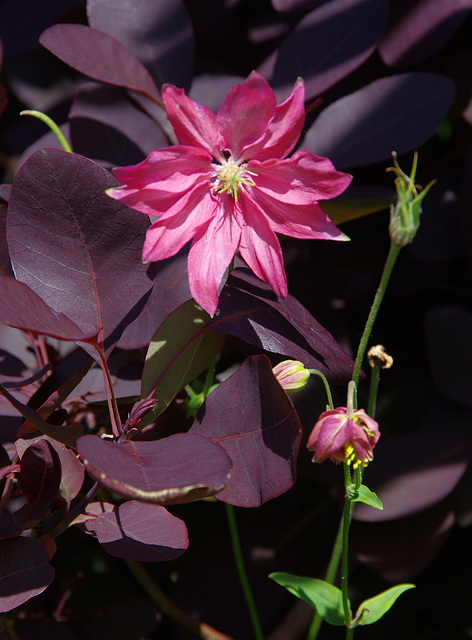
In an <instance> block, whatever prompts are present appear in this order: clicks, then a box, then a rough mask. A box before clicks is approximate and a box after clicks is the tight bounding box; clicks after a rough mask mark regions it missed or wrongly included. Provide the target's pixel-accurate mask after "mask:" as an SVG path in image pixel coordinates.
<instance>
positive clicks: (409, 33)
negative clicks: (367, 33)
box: [379, 0, 472, 67]
mask: <svg viewBox="0 0 472 640" xmlns="http://www.w3.org/2000/svg"><path fill="white" fill-rule="evenodd" d="M390 5H391V6H390V16H389V21H388V27H387V32H386V34H385V35H384V37H383V38H382V41H381V42H380V45H379V53H380V55H381V56H382V59H383V61H384V62H385V64H388V65H389V66H391V67H405V66H408V65H413V64H416V63H417V62H419V61H420V60H423V59H424V58H427V57H428V56H430V55H432V54H433V53H436V52H437V51H439V50H440V49H442V47H443V46H444V45H445V44H446V42H447V41H448V40H449V38H450V37H451V36H452V35H453V34H454V32H455V31H456V30H457V29H458V28H459V27H460V26H461V24H462V23H463V22H464V21H465V20H466V19H467V17H468V15H469V13H470V10H471V9H472V2H471V0H448V1H447V2H431V1H430V0H395V2H392V3H390Z"/></svg>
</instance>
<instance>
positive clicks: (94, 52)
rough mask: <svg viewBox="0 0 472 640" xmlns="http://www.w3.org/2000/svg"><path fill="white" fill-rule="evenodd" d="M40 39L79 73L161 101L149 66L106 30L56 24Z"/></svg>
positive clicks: (158, 102) (41, 42) (159, 102)
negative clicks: (145, 65) (143, 63)
mask: <svg viewBox="0 0 472 640" xmlns="http://www.w3.org/2000/svg"><path fill="white" fill-rule="evenodd" d="M39 42H40V44H42V45H43V47H45V48H46V49H48V50H49V51H51V53H53V54H54V55H55V56H57V57H58V58H59V59H60V60H62V61H63V62H65V63H66V64H68V65H69V66H71V67H73V68H74V69H76V70H77V71H80V73H83V74H84V75H86V76H89V77H90V78H93V79H94V80H100V81H101V82H106V83H108V84H113V85H117V86H118V87H124V88H125V89H131V90H132V91H137V92H138V93H140V94H142V95H144V96H146V97H147V98H149V99H150V100H152V101H153V102H156V103H157V104H162V100H161V95H160V93H159V90H158V88H157V86H156V84H155V82H154V80H153V79H152V77H151V76H150V75H149V73H148V71H147V70H146V68H145V67H144V66H143V65H142V64H141V63H140V62H139V60H138V59H137V58H136V56H135V55H134V54H132V53H131V51H130V50H129V49H127V48H126V47H125V46H124V45H123V44H121V42H119V41H118V40H116V38H113V37H112V36H110V35H108V34H107V33H104V32H103V31H99V30H97V29H92V28H91V27H87V26H85V25H82V24H56V25H54V26H52V27H50V28H49V29H46V31H44V32H43V33H42V34H41V37H40V38H39Z"/></svg>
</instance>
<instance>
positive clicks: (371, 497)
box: [352, 484, 383, 510]
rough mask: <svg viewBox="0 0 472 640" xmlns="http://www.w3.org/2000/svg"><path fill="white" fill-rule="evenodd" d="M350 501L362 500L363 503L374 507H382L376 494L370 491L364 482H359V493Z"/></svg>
mask: <svg viewBox="0 0 472 640" xmlns="http://www.w3.org/2000/svg"><path fill="white" fill-rule="evenodd" d="M352 502H363V503H364V504H368V505H370V506H371V507H374V509H380V510H382V509H383V504H382V503H381V502H380V500H379V499H378V497H377V494H375V493H374V492H373V491H371V490H370V489H369V488H368V487H366V486H365V485H364V484H361V486H360V487H359V495H358V496H357V498H353V500H352Z"/></svg>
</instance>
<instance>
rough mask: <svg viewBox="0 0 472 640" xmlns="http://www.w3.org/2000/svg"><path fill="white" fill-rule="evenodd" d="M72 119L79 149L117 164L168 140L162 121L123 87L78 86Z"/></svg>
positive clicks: (131, 161) (141, 156)
mask: <svg viewBox="0 0 472 640" xmlns="http://www.w3.org/2000/svg"><path fill="white" fill-rule="evenodd" d="M69 122H70V129H71V140H72V146H73V148H74V151H75V152H76V153H80V154H81V155H83V156H85V157H87V158H93V159H97V160H100V161H107V162H109V163H110V164H112V165H115V166H116V165H127V164H135V163H138V162H140V161H141V160H143V159H144V158H145V157H146V156H147V155H149V153H151V151H153V150H154V149H159V148H161V147H164V146H166V145H168V143H169V142H168V139H167V137H166V136H165V134H164V132H163V131H162V129H161V128H160V127H159V125H158V124H157V123H156V122H155V121H154V120H152V119H151V118H149V117H148V116H147V115H146V114H145V113H143V112H142V111H141V110H139V109H137V108H136V106H135V105H134V104H133V103H132V102H130V100H129V99H128V98H127V96H126V94H125V93H124V92H123V90H122V89H119V88H117V87H111V86H107V85H101V84H96V83H94V82H87V83H85V84H83V85H82V87H81V88H80V89H79V91H78V93H77V95H76V97H75V100H74V102H73V104H72V107H71V110H70V112H69Z"/></svg>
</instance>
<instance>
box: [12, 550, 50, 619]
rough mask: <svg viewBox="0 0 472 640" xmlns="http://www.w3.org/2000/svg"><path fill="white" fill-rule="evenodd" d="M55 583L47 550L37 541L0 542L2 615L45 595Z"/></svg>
mask: <svg viewBox="0 0 472 640" xmlns="http://www.w3.org/2000/svg"><path fill="white" fill-rule="evenodd" d="M53 579H54V569H53V568H52V567H51V565H50V564H49V558H48V552H47V551H46V548H45V547H44V546H43V545H42V544H41V543H40V542H38V541H37V540H31V539H29V538H15V539H14V540H1V541H0V613H6V612H7V611H11V610H12V609H15V608H16V607H19V606H20V605H21V604H23V603H24V602H26V601H27V600H29V599H30V598H34V596H37V595H38V594H39V593H42V592H43V591H44V590H45V589H47V587H48V586H49V585H50V584H51V582H52V581H53Z"/></svg>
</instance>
